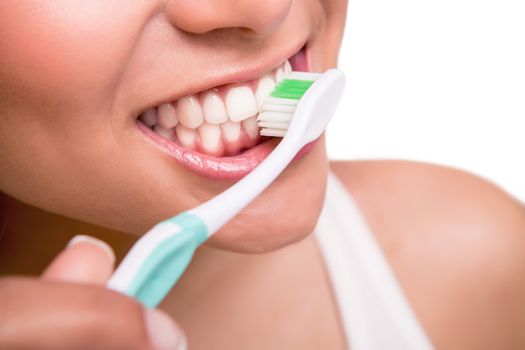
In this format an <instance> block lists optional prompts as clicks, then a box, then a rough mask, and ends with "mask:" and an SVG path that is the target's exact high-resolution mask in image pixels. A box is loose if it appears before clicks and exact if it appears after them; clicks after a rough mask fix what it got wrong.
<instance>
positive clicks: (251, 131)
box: [242, 117, 259, 140]
mask: <svg viewBox="0 0 525 350" xmlns="http://www.w3.org/2000/svg"><path fill="white" fill-rule="evenodd" d="M242 126H243V128H244V131H245V132H246V133H247V134H248V136H249V137H250V139H252V140H255V139H258V138H259V126H258V125H257V117H250V118H248V119H245V120H243V121H242Z"/></svg>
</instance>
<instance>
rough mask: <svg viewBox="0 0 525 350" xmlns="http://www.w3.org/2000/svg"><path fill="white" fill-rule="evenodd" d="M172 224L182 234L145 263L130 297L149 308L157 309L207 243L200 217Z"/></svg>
mask: <svg viewBox="0 0 525 350" xmlns="http://www.w3.org/2000/svg"><path fill="white" fill-rule="evenodd" d="M167 221H171V222H172V223H175V224H177V225H179V226H180V227H181V230H180V232H177V233H176V234H175V235H173V236H171V237H169V238H167V239H166V240H165V241H163V242H162V243H161V244H159V245H158V246H157V247H155V249H154V250H153V252H152V253H151V254H150V255H149V256H148V258H147V259H146V260H145V261H144V263H143V264H142V266H141V267H140V269H139V271H138V272H137V274H136V276H135V277H134V279H133V281H132V283H131V284H130V285H129V287H128V289H127V290H126V294H127V295H129V296H132V297H134V298H136V299H138V300H139V301H140V302H142V303H143V304H144V305H145V306H147V307H149V308H154V307H156V306H157V305H158V304H159V303H160V302H161V301H162V299H164V297H165V296H166V294H168V292H169V291H170V290H171V289H172V288H173V286H174V285H175V283H176V282H177V281H178V280H179V278H180V276H181V275H182V274H183V273H184V271H185V270H186V268H187V266H188V264H189V263H190V261H191V259H192V258H193V254H194V253H195V250H196V249H197V247H199V246H200V245H201V244H202V243H204V242H205V241H206V239H207V238H208V231H207V228H206V225H205V224H204V222H203V221H202V220H201V219H200V218H199V217H198V216H196V215H193V214H189V213H182V214H180V215H178V216H176V217H174V218H172V219H169V220H167Z"/></svg>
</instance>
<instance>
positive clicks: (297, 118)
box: [107, 68, 345, 308]
mask: <svg viewBox="0 0 525 350" xmlns="http://www.w3.org/2000/svg"><path fill="white" fill-rule="evenodd" d="M344 85H345V77H344V74H343V73H342V72H341V71H340V70H339V69H336V68H332V69H329V70H327V71H326V72H325V73H323V74H318V73H306V72H290V73H289V74H288V75H286V76H285V77H284V78H283V80H282V81H281V82H279V83H278V84H277V85H276V86H275V88H274V90H273V91H272V92H271V93H270V96H269V97H268V98H267V99H266V100H265V102H264V105H263V107H262V111H261V113H260V114H259V117H258V123H259V126H260V127H262V129H261V132H260V133H261V135H263V136H276V137H283V139H282V140H281V142H280V143H279V144H278V145H277V147H276V148H275V149H274V150H273V151H272V153H270V155H268V157H267V158H266V159H265V160H264V161H263V162H262V163H261V164H259V166H257V167H256V168H255V169H254V170H253V171H252V172H250V173H249V174H248V175H246V176H245V177H244V178H243V179H241V180H240V181H239V182H237V183H236V184H234V185H233V186H231V187H230V188H229V189H228V190H226V191H224V192H222V193H221V194H219V195H218V196H216V197H214V198H212V199H210V200H209V201H207V202H205V203H203V204H201V205H199V206H197V207H196V208H193V209H190V210H188V211H185V212H183V213H181V214H179V215H177V216H175V217H173V218H170V219H167V220H165V221H162V222H161V223H159V224H157V225H155V226H154V227H153V228H152V229H150V230H149V231H148V232H147V233H146V234H145V235H143V236H142V237H141V238H140V239H139V240H138V241H137V243H135V245H134V246H133V247H132V248H131V250H130V251H129V253H128V254H127V255H126V257H125V258H124V260H123V261H122V262H121V264H120V265H119V266H118V268H117V269H116V271H115V272H114V274H113V275H112V276H111V278H110V280H109V281H108V283H107V287H108V288H110V289H113V290H116V291H119V292H121V293H124V294H126V295H128V296H131V297H134V298H136V299H138V300H139V301H140V302H142V303H143V304H144V305H145V306H147V307H150V308H153V307H155V306H157V305H158V304H159V303H160V302H161V301H162V299H163V298H164V297H165V296H166V294H167V293H168V292H169V291H170V290H171V288H172V287H173V285H174V284H175V283H176V282H177V280H178V279H179V277H180V276H181V275H182V273H183V272H184V270H185V269H186V267H187V266H188V264H189V262H190V261H191V258H192V257H193V254H194V252H195V249H197V247H199V246H200V245H201V244H202V243H204V242H205V241H206V240H207V239H208V238H209V237H210V236H212V235H213V234H214V233H216V232H217V231H218V230H219V229H220V228H221V227H222V226H223V225H224V224H226V223H227V222H228V221H230V220H231V219H232V218H233V217H234V216H235V215H237V213H239V212H240V211H241V210H242V209H243V208H244V207H245V206H246V205H248V204H249V203H250V202H251V201H252V200H254V199H255V198H256V197H257V196H258V195H259V194H260V193H261V192H262V191H264V189H266V187H268V186H269V185H270V184H271V183H272V182H273V180H275V178H277V176H279V174H280V173H281V172H282V171H283V170H284V168H285V167H286V166H287V165H288V164H289V163H290V162H291V161H292V159H293V158H294V157H295V155H296V154H297V152H298V151H299V150H300V149H301V148H302V147H303V146H304V145H306V144H307V143H309V142H312V141H314V140H316V139H317V138H318V137H319V136H320V135H321V134H322V133H323V131H324V129H325V127H326V125H327V124H328V121H329V120H330V118H331V117H332V114H333V113H334V112H335V109H336V107H337V105H338V103H339V100H340V98H341V96H342V92H343V88H344ZM292 117H293V118H292Z"/></svg>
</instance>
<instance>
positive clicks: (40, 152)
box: [0, 0, 346, 252]
mask: <svg viewBox="0 0 525 350" xmlns="http://www.w3.org/2000/svg"><path fill="white" fill-rule="evenodd" d="M210 1H211V0H210ZM224 2H225V3H226V2H228V1H226V0H225V1H224ZM270 2H271V3H272V4H269V3H266V2H258V1H251V0H243V1H240V0H239V1H232V3H231V4H223V5H224V8H222V7H221V9H215V10H214V12H213V13H207V12H206V11H202V6H203V4H200V3H199V4H197V2H192V1H186V2H185V1H152V2H147V4H145V3H144V2H143V1H138V0H137V1H126V2H125V5H126V6H123V1H117V0H115V1H102V0H100V1H94V2H90V3H89V5H87V4H84V3H82V2H70V1H58V0H57V1H49V2H46V5H39V6H38V8H39V11H38V12H35V11H30V10H28V9H29V8H31V7H29V8H28V7H27V5H28V3H30V2H27V1H26V2H23V3H20V4H15V5H13V4H10V5H9V6H8V5H0V13H2V15H0V16H2V17H5V18H2V21H1V23H2V24H0V50H1V51H2V52H4V53H6V52H7V54H3V55H2V57H0V118H1V119H0V140H1V141H0V142H1V147H0V162H1V164H2V172H1V174H0V188H1V189H2V190H3V191H5V192H6V193H8V194H9V195H11V196H13V197H15V198H18V199H20V200H22V201H25V202H27V203H29V204H32V205H34V206H37V207H40V208H43V209H45V210H48V211H51V212H56V213H59V214H62V215H65V216H68V217H72V218H75V219H79V220H82V221H86V222H90V223H93V224H96V225H99V226H104V227H108V228H112V229H115V230H119V231H123V232H128V233H131V234H136V235H140V234H142V233H143V232H145V231H146V230H147V229H148V228H150V227H151V226H153V225H154V224H155V223H157V222H159V221H162V220H164V219H166V218H168V217H171V216H173V215H175V214H177V213H179V212H181V211H183V210H186V209H189V208H192V207H194V206H197V205H199V204H200V203H202V202H204V201H205V200H207V199H210V198H212V197H214V196H216V195H217V194H219V193H220V192H222V191H224V190H225V189H227V188H228V187H229V186H231V185H232V184H233V183H235V181H237V180H239V179H240V178H242V177H243V176H245V175H246V174H248V173H249V172H250V170H251V169H253V168H254V167H255V166H257V165H258V164H259V163H260V162H261V161H263V159H264V158H265V157H266V156H267V155H268V153H269V152H271V151H272V150H273V149H274V148H275V146H276V145H277V144H278V142H279V139H274V138H262V137H260V136H259V127H258V125H257V123H256V117H257V114H258V112H259V111H260V105H261V101H262V99H264V96H266V95H267V94H268V91H269V90H271V88H272V86H273V85H274V84H275V83H276V82H277V81H278V80H280V79H281V77H282V75H283V74H285V73H286V72H287V71H288V70H290V69H293V70H302V71H304V70H309V71H323V70H325V69H327V68H329V67H333V66H335V64H336V57H337V53H338V47H339V43H340V39H341V35H342V29H343V24H344V17H345V14H344V13H345V9H346V3H345V2H344V1H340V0H328V1H322V0H303V1H293V2H292V1H291V0H290V1H283V0H279V1H277V0H275V1H270ZM35 3H36V0H35ZM196 6H201V10H198V9H196V8H195V7H196ZM4 7H5V8H4ZM64 8H66V9H64ZM206 8H208V7H206ZM268 8H271V9H272V10H268ZM66 10H67V11H66ZM20 22H23V23H27V24H28V25H26V26H23V27H21V26H19V25H18V23H20ZM35 33H36V34H35ZM8 47H9V49H8ZM301 153H302V154H301V156H300V157H298V158H297V159H296V160H295V161H293V162H292V164H290V166H288V168H287V169H286V170H285V171H284V172H283V173H282V174H281V176H279V177H278V178H277V179H276V180H275V182H274V183H273V184H272V185H271V186H270V187H269V188H268V189H267V190H266V191H265V192H263V193H262V195H260V196H259V197H258V198H257V199H256V200H255V201H254V202H252V203H251V204H250V205H249V206H248V207H247V208H246V209H244V210H243V211H242V212H241V213H239V215H237V216H236V217H235V218H234V219H233V220H232V221H231V222H230V223H228V224H227V225H226V226H225V227H224V228H223V229H222V230H221V232H220V233H219V234H217V235H215V236H214V237H213V238H212V239H210V241H209V242H208V244H210V245H213V246H216V247H220V248H222V249H229V250H235V251H242V252H264V251H269V250H273V249H276V248H279V247H282V246H284V245H286V244H289V243H291V242H295V241H297V240H299V239H301V238H303V237H305V236H306V235H308V234H309V233H310V232H311V231H312V229H313V228H314V225H315V223H316V221H317V218H318V215H319V212H320V210H321V207H322V202H323V197H324V188H325V181H326V174H327V159H326V152H325V148H324V140H323V138H320V139H319V140H318V141H317V142H315V144H313V145H310V147H307V149H305V150H303V151H302V152H301Z"/></svg>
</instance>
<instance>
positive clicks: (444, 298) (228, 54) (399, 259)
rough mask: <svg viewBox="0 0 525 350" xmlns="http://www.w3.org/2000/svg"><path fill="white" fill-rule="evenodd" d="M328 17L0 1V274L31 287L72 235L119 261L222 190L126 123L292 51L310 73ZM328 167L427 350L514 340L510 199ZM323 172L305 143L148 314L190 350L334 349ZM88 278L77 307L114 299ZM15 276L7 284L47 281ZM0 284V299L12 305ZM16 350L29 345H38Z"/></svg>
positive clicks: (261, 10)
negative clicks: (318, 236) (160, 313)
mask: <svg viewBox="0 0 525 350" xmlns="http://www.w3.org/2000/svg"><path fill="white" fill-rule="evenodd" d="M345 11H346V2H345V1H341V0H302V1H293V2H292V1H289V0H284V1H283V0H272V1H270V2H268V1H266V2H257V1H249V0H236V1H233V0H221V1H217V0H215V1H211V0H200V1H183V0H178V1H147V2H144V1H123V0H120V1H119V0H114V1H96V2H89V4H88V3H85V2H81V1H62V0H53V1H47V2H42V1H31V0H27V1H18V2H11V3H9V4H7V3H5V4H4V3H0V13H1V14H2V15H1V16H2V21H0V51H1V52H3V54H2V55H0V111H1V112H0V140H1V141H0V142H1V147H0V163H1V164H2V171H1V172H0V189H1V190H2V191H3V193H4V194H3V195H2V197H1V199H2V201H1V205H2V215H3V216H2V222H3V223H4V225H3V233H2V236H1V237H2V238H1V240H0V269H1V270H0V271H1V272H2V273H3V274H8V273H9V274H12V273H24V274H38V273H40V272H42V270H43V269H44V267H45V266H46V265H47V263H48V262H49V261H50V260H51V259H52V257H53V256H54V255H55V254H56V253H57V252H58V251H60V249H61V248H62V247H63V245H64V244H65V242H66V241H67V239H68V238H70V237H71V236H72V235H74V234H76V233H82V234H90V235H93V236H96V237H100V238H102V239H104V240H105V241H107V242H109V243H110V244H111V245H112V247H113V248H114V249H115V252H116V255H117V260H118V259H119V258H121V257H122V255H123V254H124V253H125V252H126V250H127V249H128V248H129V247H130V246H131V244H132V243H133V241H134V240H135V239H136V238H137V237H138V236H139V235H140V234H141V233H143V232H144V231H145V230H147V229H148V228H149V227H151V226H152V225H153V224H155V223H156V222H158V221H160V220H162V219H165V218H167V217H170V216H172V215H173V213H177V212H180V211H182V210H185V209H188V208H190V207H193V206H195V205H197V204H198V203H201V202H202V201H204V200H205V199H208V198H211V197H213V196H214V195H216V194H218V193H219V192H221V191H223V190H224V189H225V188H227V187H228V186H230V185H231V182H228V181H211V180H210V179H207V178H203V177H200V176H196V175H195V174H193V173H191V172H189V171H188V170H186V169H184V168H182V167H181V166H180V165H179V164H177V163H175V162H174V161H173V160H171V159H168V158H167V157H166V156H165V155H164V154H163V153H161V152H159V150H158V149H157V148H155V147H153V146H152V144H151V143H150V142H147V140H146V139H145V138H144V137H142V135H141V134H140V132H139V131H138V130H137V129H136V126H135V124H134V120H135V118H136V117H137V116H138V113H139V112H140V111H141V110H143V109H144V108H146V107H148V106H151V105H156V104H158V102H159V101H165V100H166V99H170V98H176V97H178V96H180V95H184V94H185V92H187V91H188V90H192V89H199V87H200V86H201V85H199V84H204V83H205V82H206V81H208V80H209V81H212V80H213V79H215V78H216V77H219V76H223V75H226V74H230V73H235V72H236V71H239V70H240V69H247V70H250V69H256V68H257V67H259V66H261V65H263V64H268V63H267V62H270V61H271V60H272V57H274V56H275V55H277V54H278V53H279V52H282V51H283V50H286V49H287V48H289V46H290V45H291V43H296V42H301V40H303V39H307V40H308V47H309V50H310V53H309V55H310V56H309V60H310V65H311V68H312V70H313V71H322V70H324V69H326V68H329V67H333V66H335V65H336V61H337V53H338V49H339V44H340V40H341V36H342V31H343V26H344V19H345V18H344V15H345ZM20 23H24V25H20ZM283 38H285V40H283ZM218 42H220V45H217V43H218ZM269 68H270V69H271V68H273V67H269ZM195 76H200V77H203V78H202V79H195ZM332 168H333V170H334V171H335V172H336V174H337V175H338V176H339V177H340V178H341V179H342V180H343V181H344V183H345V185H346V186H347V188H348V189H349V190H350V192H351V193H352V194H353V195H354V197H355V198H356V200H357V202H358V204H359V206H360V208H362V211H363V214H364V215H365V217H366V219H367V220H368V222H369V224H370V226H371V228H372V230H373V232H374V234H375V235H376V238H377V239H378V241H379V243H380V245H381V246H382V248H383V250H384V252H385V255H386V256H387V259H388V260H389V262H390V264H391V265H392V267H393V269H394V272H395V273H396V276H397V277H398V278H399V280H400V283H401V285H402V287H403V289H404V290H405V292H406V294H407V297H408V298H409V300H410V302H411V304H412V305H413V307H414V309H415V311H416V313H417V315H418V317H419V318H420V320H421V322H422V324H423V326H424V327H425V329H426V330H427V332H428V334H429V336H430V338H431V339H432V341H433V342H434V344H435V345H436V346H437V347H442V348H446V349H454V348H458V349H467V348H476V349H480V348H487V349H489V348H516V349H517V348H520V347H523V346H525V339H523V335H522V334H524V332H523V331H524V328H525V320H524V319H523V316H522V315H525V301H524V298H523V297H522V295H525V285H524V284H523V283H522V282H521V280H522V278H518V276H523V273H524V272H525V271H523V270H525V261H524V260H525V258H524V257H525V254H523V253H524V250H525V244H524V243H525V242H524V241H525V239H524V238H523V237H524V234H523V232H524V231H525V214H524V210H523V207H522V206H520V205H519V204H518V203H516V202H515V201H514V200H513V199H512V198H510V197H508V196H507V195H506V194H504V193H502V192H501V191H500V190H499V189H497V188H495V187H494V186H493V185H491V184H488V183H486V182H484V181H481V180H479V179H476V178H474V177H473V176H471V175H466V174H463V173H460V172H457V171H453V170H448V169H442V168H438V167H433V166H428V165H414V164H406V163H399V162H393V163H391V162H379V163H366V162H365V163H361V162H356V163H352V162H349V163H338V164H333V165H332ZM327 172H328V162H327V158H326V152H325V149H324V142H323V140H321V142H319V144H318V145H317V146H316V147H315V149H314V150H313V151H312V152H311V153H310V154H308V155H307V156H305V157H304V158H303V159H301V160H300V161H298V162H296V163H295V164H293V165H292V166H290V167H289V168H288V169H287V170H286V171H285V172H284V173H283V175H282V176H281V177H280V178H279V179H278V180H277V181H276V182H275V183H274V184H273V185H272V186H271V187H270V188H269V189H268V190H267V191H266V192H265V193H264V194H263V195H261V196H260V197H259V198H258V199H257V200H256V201H254V202H253V203H252V204H251V205H250V206H249V207H248V208H247V209H246V210H244V211H243V212H242V213H241V214H240V215H238V216H237V217H236V218H235V219H234V220H233V221H232V222H231V223H229V224H228V225H227V226H225V228H224V229H223V230H221V232H220V233H219V234H218V235H216V236H214V237H213V239H212V240H210V242H208V243H207V246H205V247H203V248H202V249H199V250H198V252H197V253H196V256H195V259H194V261H193V263H192V265H191V266H190V268H189V269H188V271H187V273H186V274H185V275H184V276H183V278H182V279H181V281H180V282H179V283H178V284H177V286H176V287H175V288H174V290H173V291H172V293H171V295H170V296H169V297H168V298H167V299H166V301H165V302H164V303H163V304H162V305H161V308H162V309H164V310H166V311H167V312H169V313H170V314H172V315H174V317H175V318H176V319H177V321H178V323H179V324H180V325H181V326H182V328H183V329H184V330H185V332H186V335H187V337H188V339H189V343H190V345H191V348H192V349H201V348H202V349H209V348H228V349H235V348H239V349H246V348H250V349H268V348H300V349H318V348H330V349H343V348H344V333H343V331H342V329H341V326H340V323H339V319H338V317H339V316H338V313H337V307H336V305H335V301H334V299H333V296H332V292H331V289H330V288H331V287H330V283H329V280H328V275H327V273H326V271H325V270H324V266H323V263H322V258H321V256H320V254H319V251H318V249H317V245H316V242H315V240H314V238H313V237H312V236H311V235H310V233H311V232H312V229H313V227H314V226H315V223H316V221H317V218H318V216H319V213H320V209H321V205H322V198H323V196H324V188H325V181H326V175H327ZM428 183H430V184H432V185H431V186H426V185H425V184H428ZM420 184H423V185H420ZM385 193H388V195H387V196H385ZM276 198H278V199H279V200H278V201H276V200H275V199H276ZM422 198H423V199H424V200H422ZM465 208H468V210H467V209H465ZM269 217H271V218H272V219H271V220H268V218H269ZM479 237H481V238H479ZM478 238H479V239H478ZM451 242H453V243H451ZM246 253H265V254H246ZM27 256H31V257H32V260H31V262H30V263H28V259H27ZM495 262H497V263H495ZM429 274H432V276H434V278H433V279H431V280H429V279H428V278H427V276H428V275H429ZM105 276H106V277H104V278H102V280H101V281H99V282H98V284H99V288H98V289H96V291H95V292H93V293H99V294H97V295H98V297H96V298H94V297H91V298H88V300H90V302H91V303H93V304H94V305H98V304H97V301H96V300H108V299H105V298H123V299H125V300H128V299H127V298H125V297H122V296H115V295H113V294H111V296H109V295H108V294H107V293H109V292H108V291H106V290H105V289H104V288H102V287H100V286H101V285H103V282H104V281H105V278H107V274H106V275H105ZM10 281H11V282H12V280H10ZM247 281H248V282H247ZM319 281H321V282H322V283H320V282H319ZM30 282H31V283H32V285H27V284H25V285H20V287H18V288H19V289H20V290H29V289H31V290H33V291H35V290H38V288H47V287H46V286H43V285H42V283H44V281H40V280H37V281H35V280H30ZM15 283H23V282H20V281H15ZM2 286H5V281H4V280H2V282H0V287H2ZM75 287H76V288H79V286H78V285H75ZM68 288H69V286H67V285H66V286H62V288H60V290H55V291H51V292H47V293H46V294H45V295H50V298H51V296H52V295H54V296H55V297H56V298H57V303H59V302H60V300H61V299H62V300H69V299H74V297H73V296H74V295H78V294H79V293H82V292H79V291H78V290H74V291H73V290H69V289H68ZM86 288H87V287H86ZM3 290H8V289H6V288H3V289H2V288H0V296H3V301H4V302H9V301H10V300H15V299H16V300H21V299H20V298H21V297H19V296H16V295H13V293H11V294H9V293H8V294H7V296H6V294H2V293H1V291H3ZM11 290H12V289H11ZM42 290H44V289H42ZM46 290H47V289H46ZM90 290H92V289H90ZM283 291H286V292H285V293H283ZM86 293H89V292H86ZM38 296H39V294H35V293H32V294H31V293H27V294H26V295H25V298H26V299H27V300H33V299H34V298H36V297H38ZM254 296H257V298H255V300H254ZM10 298H11V299H10ZM17 298H18V299H17ZM119 300H120V299H119ZM0 302H1V301H0ZM121 302H122V303H124V301H121ZM127 302H128V303H129V305H130V306H129V308H128V309H129V310H131V311H129V312H127V313H125V314H122V313H121V314H119V315H120V319H119V321H121V320H128V319H133V320H136V319H137V318H139V316H136V314H137V310H136V309H135V307H136V304H133V303H132V302H131V301H129V300H128V301H127ZM21 304H24V305H26V304H28V303H21ZM109 304H111V303H109ZM29 305H32V304H31V303H29ZM104 305H106V304H104ZM126 305H128V304H126ZM305 305H308V307H307V308H306V307H305ZM35 307H36V306H35ZM67 309H68V308H65V307H64V310H67ZM69 309H71V307H69ZM123 309H125V308H123ZM113 314H118V312H117V311H115V312H114V313H113ZM58 315H59V316H57V317H64V319H70V318H71V314H67V313H64V314H61V313H58ZM60 315H62V316H60ZM68 315H69V316H68ZM133 315H135V316H133ZM68 317H69V318H68ZM115 317H117V316H115ZM0 322H1V320H0ZM114 323H118V322H114ZM290 325H294V327H290ZM130 327H131V328H130V329H135V328H136V327H137V326H136V325H135V326H133V325H130ZM133 327H135V328H133ZM79 329H80V330H79V331H78V332H77V333H75V334H78V337H80V338H82V334H84V333H82V331H81V329H82V327H79ZM232 330H235V332H234V333H232ZM86 332H88V333H89V332H91V333H90V334H92V333H99V332H102V333H103V332H104V329H103V327H101V328H100V329H95V330H93V329H88V330H87V331H86ZM124 333H125V332H124ZM24 334H27V332H25V333H24ZM137 334H142V333H141V332H138V331H137ZM24 339H25V340H27V339H35V343H34V344H38V342H37V341H36V339H38V337H36V336H35V337H33V338H32V336H31V335H26V337H25V338H24ZM1 340H2V339H1V337H0V341H1ZM0 344H1V343H0ZM136 344H139V343H136ZM64 347H67V346H66V345H64Z"/></svg>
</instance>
